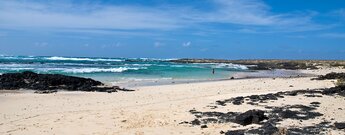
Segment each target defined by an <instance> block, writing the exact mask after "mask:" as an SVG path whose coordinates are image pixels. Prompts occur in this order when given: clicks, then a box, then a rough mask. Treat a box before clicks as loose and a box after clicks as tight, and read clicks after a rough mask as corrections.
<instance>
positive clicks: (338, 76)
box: [313, 72, 345, 80]
mask: <svg viewBox="0 0 345 135" xmlns="http://www.w3.org/2000/svg"><path fill="white" fill-rule="evenodd" d="M327 79H345V73H335V72H332V73H328V74H326V75H320V76H319V77H318V78H314V79H313V80H327Z"/></svg>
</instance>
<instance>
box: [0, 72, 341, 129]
mask: <svg viewBox="0 0 345 135" xmlns="http://www.w3.org/2000/svg"><path fill="white" fill-rule="evenodd" d="M331 71H338V72H344V69H336V70H334V69H333V70H329V69H320V70H313V71H304V70H303V71H301V72H305V73H313V74H326V73H328V72H331ZM333 86H334V80H311V78H310V77H300V78H275V79H273V78H255V79H239V80H236V79H235V80H224V81H214V82H199V83H186V84H171V85H160V86H145V87H136V88H135V90H136V91H134V92H115V93H100V92H67V91H65V92H61V91H59V92H57V93H55V94H35V93H33V92H32V91H29V92H27V91H26V92H22V91H19V92H13V91H3V92H2V93H1V94H0V134H3V135H7V134H11V135H23V134H25V135H37V134H50V135H52V134H56V135H61V134H66V135H67V134H97V135H98V134H99V135H129V134H133V135H153V134H157V135H158V134H175V135H182V134H205V135H213V134H220V131H227V130H234V129H246V128H249V127H255V126H258V125H256V124H252V125H248V126H241V125H238V124H235V123H222V124H208V125H207V126H208V128H200V126H192V125H188V124H179V123H181V122H183V121H192V120H193V119H195V116H194V115H192V114H191V113H190V112H189V110H191V109H195V110H198V111H219V112H228V111H233V112H245V111H247V110H249V109H263V107H260V106H252V105H248V104H242V105H230V104H229V105H227V106H222V107H218V108H216V109H212V110H210V109H209V107H208V106H212V105H214V104H215V101H217V100H223V99H228V98H231V97H236V96H246V95H253V94H266V93H274V92H279V91H289V90H302V89H317V88H329V87H333ZM316 101H317V102H320V103H321V104H320V107H318V108H317V110H316V111H317V112H320V113H322V114H323V116H320V117H317V118H315V119H309V120H304V121H300V120H292V119H288V120H284V121H282V122H281V123H280V124H279V125H278V127H299V126H307V125H315V123H320V121H322V120H327V121H330V122H336V121H339V122H341V121H345V108H344V104H345V100H344V97H338V96H322V97H319V98H308V97H305V96H301V95H297V96H291V97H285V98H283V99H279V100H276V101H274V102H268V103H267V105H276V106H281V105H288V104H291V105H292V104H302V105H308V104H309V103H310V102H316ZM326 132H327V133H329V134H332V135H335V134H343V133H344V131H340V130H336V129H334V130H333V129H332V130H327V131H326Z"/></svg>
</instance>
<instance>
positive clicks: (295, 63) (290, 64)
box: [170, 59, 345, 70]
mask: <svg viewBox="0 0 345 135" xmlns="http://www.w3.org/2000/svg"><path fill="white" fill-rule="evenodd" d="M170 62H175V63H231V64H239V65H246V66H247V67H248V69H250V70H272V69H289V70H298V69H319V67H321V66H323V67H343V68H345V61H344V60H222V59H177V60H170Z"/></svg>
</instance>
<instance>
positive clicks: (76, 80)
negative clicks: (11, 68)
mask: <svg viewBox="0 0 345 135" xmlns="http://www.w3.org/2000/svg"><path fill="white" fill-rule="evenodd" d="M17 89H31V90H38V91H37V93H42V94H44V93H52V92H56V91H55V90H60V89H61V90H68V91H98V92H108V93H111V92H117V91H132V90H128V89H122V88H119V87H118V86H113V87H105V86H104V84H103V83H102V82H99V81H96V80H93V79H90V78H81V77H73V76H66V75H60V74H37V73H34V72H31V71H25V72H22V73H6V74H3V75H0V90H17Z"/></svg>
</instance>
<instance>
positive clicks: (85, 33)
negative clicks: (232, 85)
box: [0, 0, 345, 59]
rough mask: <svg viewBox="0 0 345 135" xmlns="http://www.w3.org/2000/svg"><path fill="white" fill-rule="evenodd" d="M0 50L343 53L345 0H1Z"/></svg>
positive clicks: (151, 54)
mask: <svg viewBox="0 0 345 135" xmlns="http://www.w3.org/2000/svg"><path fill="white" fill-rule="evenodd" d="M0 55H33V56H83V57H90V56H91V57H130V58H134V57H136V58H138V57H145V58H221V59H345V0H329V1H325V0H284V1H282V0H1V1H0Z"/></svg>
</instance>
